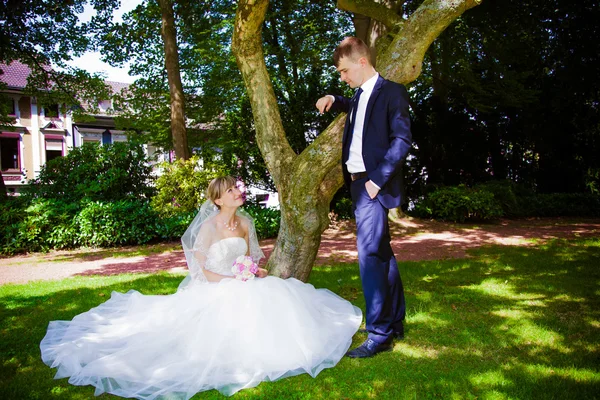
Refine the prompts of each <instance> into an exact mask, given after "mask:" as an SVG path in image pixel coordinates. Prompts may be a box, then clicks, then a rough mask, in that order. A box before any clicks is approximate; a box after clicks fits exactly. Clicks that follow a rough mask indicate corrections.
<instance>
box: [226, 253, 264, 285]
mask: <svg viewBox="0 0 600 400" xmlns="http://www.w3.org/2000/svg"><path fill="white" fill-rule="evenodd" d="M231 272H232V273H233V275H234V276H235V279H237V280H240V281H242V282H245V281H247V280H251V279H254V276H255V275H256V273H257V272H258V265H256V263H255V262H254V260H252V257H249V256H239V257H238V258H236V259H235V262H234V263H233V266H232V267H231Z"/></svg>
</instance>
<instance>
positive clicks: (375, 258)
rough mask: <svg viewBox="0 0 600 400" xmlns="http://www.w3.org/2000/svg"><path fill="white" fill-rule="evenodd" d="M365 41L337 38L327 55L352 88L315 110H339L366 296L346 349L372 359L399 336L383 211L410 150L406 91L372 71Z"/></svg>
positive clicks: (395, 275)
mask: <svg viewBox="0 0 600 400" xmlns="http://www.w3.org/2000/svg"><path fill="white" fill-rule="evenodd" d="M370 60H371V59H370V53H369V48H368V46H367V45H366V44H365V43H364V42H363V41H362V40H360V39H358V38H355V37H348V38H345V39H344V40H343V41H342V42H341V43H340V44H339V45H338V47H337V48H336V50H335V52H334V53H333V62H334V64H335V66H336V68H337V70H338V72H339V73H340V75H341V79H342V81H344V82H346V83H347V84H348V85H349V86H350V87H351V88H358V90H357V91H356V93H355V94H354V96H353V97H352V98H351V99H348V98H346V97H342V96H331V95H327V96H324V97H321V98H320V99H319V100H318V101H317V104H316V106H317V109H318V110H319V112H320V113H323V112H324V111H328V110H329V109H331V110H337V111H344V112H346V113H348V114H347V116H346V125H345V127H344V136H343V140H342V166H343V172H344V181H345V183H346V185H347V186H348V188H349V189H350V193H351V195H352V204H353V209H354V216H355V218H356V236H357V248H358V263H359V268H360V277H361V281H362V286H363V292H364V296H365V301H366V306H367V307H366V327H367V331H368V338H367V340H366V341H365V342H364V343H363V344H362V345H360V346H359V347H357V348H355V349H354V350H351V351H349V352H348V353H347V355H348V356H349V357H353V358H363V357H372V356H374V355H375V354H377V353H380V352H382V351H387V350H391V349H392V341H393V339H394V338H395V337H396V338H403V337H404V325H403V320H404V316H405V313H406V305H405V302H404V289H403V287H402V280H401V278H400V273H399V272H398V265H397V264H396V258H395V257H394V253H393V251H392V247H391V245H390V230H389V225H388V212H389V209H390V208H396V207H399V206H400V205H401V204H402V203H403V202H404V190H403V174H402V165H403V163H404V160H405V159H406V156H407V155H408V152H409V150H410V148H411V140H412V135H411V132H410V118H409V114H408V94H407V92H406V89H405V87H404V86H402V85H400V84H397V83H395V82H391V81H388V80H386V79H384V78H382V77H381V76H379V74H378V73H377V71H376V70H375V68H374V67H373V65H372V64H371V61H370Z"/></svg>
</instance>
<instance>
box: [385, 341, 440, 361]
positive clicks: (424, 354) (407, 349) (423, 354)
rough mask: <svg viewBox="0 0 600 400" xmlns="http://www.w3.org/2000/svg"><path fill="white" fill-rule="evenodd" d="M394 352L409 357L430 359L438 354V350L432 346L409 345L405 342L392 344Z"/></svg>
mask: <svg viewBox="0 0 600 400" xmlns="http://www.w3.org/2000/svg"><path fill="white" fill-rule="evenodd" d="M394 352H395V353H400V354H402V355H404V356H406V357H410V358H427V359H430V360H433V359H436V358H438V357H439V354H440V352H439V351H438V350H436V349H434V348H433V347H417V346H411V345H410V344H408V343H406V342H399V343H396V344H395V345H394Z"/></svg>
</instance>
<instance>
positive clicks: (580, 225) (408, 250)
mask: <svg viewBox="0 0 600 400" xmlns="http://www.w3.org/2000/svg"><path fill="white" fill-rule="evenodd" d="M391 230H392V246H393V247H394V251H395V254H396V257H397V259H398V261H418V260H435V259H447V258H464V257H466V255H467V253H466V252H467V250H468V249H472V248H476V247H480V246H483V245H487V244H500V245H517V246H528V245H531V244H532V240H534V239H537V240H538V241H546V240H549V239H556V238H591V237H596V238H597V237H600V219H579V220H574V219H560V218H545V219H531V220H502V221H499V222H498V223H495V224H482V225H477V226H475V225H458V224H445V223H441V222H434V221H422V220H416V219H401V220H398V221H396V222H395V223H392V224H391ZM274 243H275V240H273V239H270V240H265V241H262V242H261V247H262V248H263V250H264V252H265V254H266V255H267V256H268V254H269V253H270V251H271V250H272V249H273V245H274ZM142 249H143V250H144V251H143V255H140V247H136V246H131V247H122V248H116V249H91V250H90V249H81V250H69V251H52V252H49V253H36V254H29V255H22V256H15V257H9V258H0V285H2V284H8V283H16V284H18V283H27V282H30V281H35V280H51V279H63V278H67V277H70V276H82V275H114V274H121V273H125V272H130V273H150V272H157V271H171V272H185V271H186V266H185V257H184V255H183V251H181V248H180V246H179V243H166V244H158V245H154V246H150V248H149V251H148V247H146V248H142ZM345 262H356V248H355V235H354V226H353V224H352V223H349V222H346V223H341V224H334V225H332V226H331V227H330V228H329V229H327V230H326V231H325V232H324V233H323V237H322V241H321V247H320V248H319V253H318V255H317V260H316V264H331V263H345Z"/></svg>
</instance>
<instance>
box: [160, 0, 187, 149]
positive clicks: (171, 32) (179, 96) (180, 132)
mask: <svg viewBox="0 0 600 400" xmlns="http://www.w3.org/2000/svg"><path fill="white" fill-rule="evenodd" d="M158 4H159V6H160V12H161V18H162V29H161V31H160V33H161V36H162V38H163V42H164V45H165V66H166V69H167V76H168V81H169V92H170V94H171V134H172V135H173V145H174V147H175V156H176V157H177V158H180V159H182V160H187V159H188V158H190V151H189V148H188V142H187V133H186V127H185V99H184V96H183V87H182V85H181V75H180V73H179V54H178V51H179V48H178V47H177V32H176V28H175V17H174V16H173V3H172V1H171V0H158Z"/></svg>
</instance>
